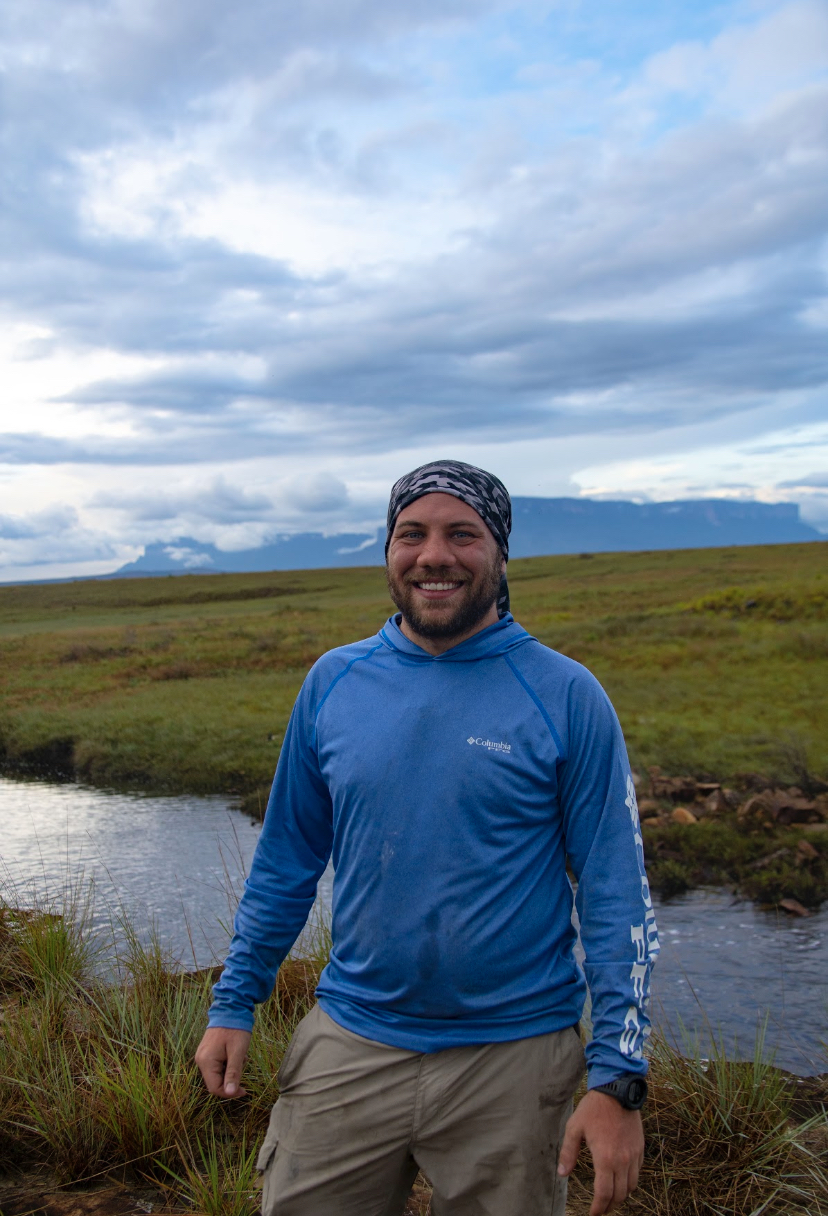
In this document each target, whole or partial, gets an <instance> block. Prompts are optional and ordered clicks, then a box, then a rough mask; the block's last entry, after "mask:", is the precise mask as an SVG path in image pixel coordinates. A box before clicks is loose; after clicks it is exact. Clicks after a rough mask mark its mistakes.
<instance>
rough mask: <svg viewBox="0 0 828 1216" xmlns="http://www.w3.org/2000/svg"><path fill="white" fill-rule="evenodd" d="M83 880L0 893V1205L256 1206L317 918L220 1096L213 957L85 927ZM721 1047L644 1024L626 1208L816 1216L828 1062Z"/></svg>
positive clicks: (322, 948) (315, 957)
mask: <svg viewBox="0 0 828 1216" xmlns="http://www.w3.org/2000/svg"><path fill="white" fill-rule="evenodd" d="M91 897H92V896H91V893H87V892H85V891H84V888H83V887H82V886H77V887H75V888H74V891H73V894H72V895H71V896H70V900H69V903H68V905H67V904H66V903H64V904H63V905H60V904H59V905H57V906H56V907H52V908H50V907H48V906H46V907H43V908H40V909H29V910H28V911H25V912H22V911H18V910H16V909H15V908H14V907H13V906H11V905H9V904H6V903H4V902H3V899H2V893H0V1019H2V1026H3V1033H2V1035H0V1143H2V1146H3V1152H2V1153H0V1211H8V1212H9V1213H11V1212H12V1211H14V1212H15V1213H21V1214H22V1213H28V1214H29V1216H33V1213H35V1212H41V1213H42V1212H45V1211H48V1212H50V1213H64V1214H65V1216H72V1214H78V1213H80V1212H81V1211H95V1212H98V1213H102V1214H103V1213H111V1214H112V1216H114V1214H115V1213H120V1212H125V1211H127V1210H130V1211H135V1210H137V1207H136V1206H134V1205H133V1202H132V1201H130V1202H129V1203H128V1204H127V1203H126V1202H125V1200H127V1199H128V1198H129V1197H130V1196H132V1197H133V1199H134V1197H135V1194H136V1190H138V1191H139V1193H140V1194H141V1196H142V1200H141V1205H142V1206H143V1207H144V1210H147V1211H151V1210H155V1211H161V1210H163V1211H167V1212H180V1213H184V1212H191V1213H200V1214H201V1216H256V1213H257V1212H258V1211H259V1210H260V1203H259V1195H258V1192H257V1191H256V1189H255V1187H256V1182H255V1168H254V1163H255V1160H256V1153H257V1149H258V1147H259V1144H260V1143H261V1138H262V1135H263V1132H264V1129H265V1127H266V1124H267V1119H268V1115H269V1112H270V1108H271V1106H272V1104H273V1102H274V1100H275V1099H276V1097H277V1096H278V1070H279V1065H280V1063H281V1060H282V1057H283V1054H284V1051H285V1048H286V1046H287V1043H288V1041H289V1040H290V1038H291V1035H292V1033H293V1031H294V1029H295V1027H296V1025H297V1023H298V1021H299V1019H300V1018H301V1017H302V1016H303V1015H304V1014H305V1013H306V1012H307V1010H308V1008H309V1007H310V1005H311V1003H312V1001H313V993H314V989H315V987H316V983H317V980H318V977H319V972H320V970H321V968H322V966H323V965H324V963H325V961H326V957H327V947H328V942H327V939H326V938H325V935H324V934H320V935H319V937H318V938H317V941H316V943H315V947H316V949H315V950H314V951H312V952H311V955H312V956H311V957H309V958H304V959H290V960H288V961H287V962H286V963H285V964H283V966H282V969H281V971H280V973H279V978H278V980H277V983H276V987H275V989H274V991H273V994H272V996H271V997H270V999H269V1000H267V1001H266V1002H264V1003H263V1004H262V1005H261V1006H260V1007H259V1009H258V1011H257V1018H256V1031H255V1033H254V1035H253V1039H252V1042H251V1045H250V1053H249V1056H248V1060H247V1064H246V1067H245V1073H244V1085H245V1087H246V1090H247V1094H246V1096H245V1097H244V1098H241V1099H239V1100H236V1101H233V1102H221V1101H219V1100H217V1099H215V1098H212V1097H210V1096H208V1094H207V1093H206V1091H205V1090H204V1088H203V1087H202V1086H201V1084H200V1083H199V1080H198V1076H197V1072H196V1069H195V1065H194V1064H193V1053H194V1050H195V1047H196V1044H197V1043H198V1041H199V1039H200V1037H201V1033H202V1029H203V1026H204V1019H205V1015H206V1011H207V1007H208V1005H209V1002H210V984H211V982H212V980H213V979H214V978H215V975H214V973H213V972H212V971H211V970H208V971H203V972H196V973H192V974H182V973H180V972H178V971H176V970H175V969H174V968H173V966H172V963H171V960H169V959H167V958H166V957H165V956H164V953H163V951H162V950H161V948H160V947H159V946H158V944H157V943H150V944H149V945H148V946H147V945H142V944H141V942H140V940H139V938H138V936H137V934H136V933H135V931H134V929H133V928H132V927H131V926H130V924H129V922H128V921H125V920H123V919H122V920H121V921H120V923H119V924H118V925H117V926H116V927H117V932H116V934H115V936H114V937H113V938H112V940H107V938H106V936H104V937H103V938H101V937H100V936H98V937H96V936H95V935H94V934H90V933H89V932H88V929H89V924H90V921H91V918H92V912H93V906H92V904H91V902H89V901H90V899H91ZM73 899H74V902H72V900H73ZM61 907H62V908H63V910H64V911H65V913H66V914H65V915H61V913H60V911H59V910H58V909H59V908H61ZM725 1047H726V1045H725V1044H724V1043H720V1044H718V1045H717V1044H715V1043H714V1044H713V1045H712V1046H711V1047H706V1048H705V1051H706V1053H707V1055H708V1057H709V1058H707V1059H702V1058H701V1056H700V1050H699V1048H698V1046H693V1045H692V1044H685V1045H682V1050H677V1048H676V1046H675V1045H673V1044H671V1043H670V1042H669V1041H666V1040H664V1039H663V1038H655V1039H654V1040H653V1042H652V1050H651V1070H650V1075H649V1082H650V1098H649V1101H648V1103H647V1106H646V1107H645V1110H644V1129H645V1135H646V1138H647V1154H646V1158H645V1165H644V1169H643V1171H642V1174H641V1178H640V1182H639V1189H638V1190H637V1191H636V1192H635V1194H634V1195H633V1197H632V1198H631V1199H630V1200H629V1201H628V1202H627V1203H626V1204H625V1206H624V1212H626V1213H627V1214H628V1216H658V1214H661V1213H665V1214H666V1213H670V1216H700V1213H711V1216H712V1214H717V1213H718V1214H719V1216H722V1214H724V1213H734V1214H736V1216H747V1214H748V1213H752V1214H753V1216H757V1214H758V1213H760V1212H761V1213H765V1214H766V1216H794V1213H799V1214H801V1216H825V1213H826V1210H827V1208H826V1202H825V1200H826V1196H827V1195H828V1167H826V1156H825V1153H826V1148H828V1118H826V1102H827V1101H828V1088H826V1086H827V1085H828V1075H826V1076H822V1077H813V1078H809V1079H808V1081H807V1082H796V1081H794V1079H793V1078H791V1077H790V1076H789V1075H787V1074H785V1073H782V1072H781V1071H779V1070H777V1069H775V1068H774V1067H773V1066H772V1064H770V1063H769V1062H767V1061H766V1060H765V1059H764V1058H763V1056H764V1052H763V1044H762V1036H761V1033H760V1035H759V1036H758V1039H757V1045H756V1052H755V1055H754V1059H753V1060H749V1061H746V1062H738V1061H734V1060H729V1059H728V1058H727V1055H726V1051H725ZM581 1092H583V1091H581ZM102 1185H103V1187H104V1189H103V1190H97V1191H93V1192H92V1194H91V1195H90V1194H88V1192H87V1197H88V1198H90V1199H92V1200H93V1201H95V1205H94V1207H93V1206H90V1207H86V1206H85V1205H82V1200H83V1198H84V1195H85V1188H94V1187H101V1186H102ZM62 1188H65V1191H66V1193H65V1196H64V1203H63V1204H60V1197H61V1196H60V1192H61V1189H62ZM591 1189H592V1177H591V1169H590V1163H589V1155H588V1153H586V1151H582V1153H581V1157H580V1161H579V1164H578V1167H577V1169H576V1172H575V1174H574V1175H573V1178H572V1181H571V1188H570V1196H569V1201H568V1204H567V1211H568V1212H570V1213H571V1216H587V1212H588V1210H589V1207H590V1200H591ZM429 1191H430V1188H429V1187H428V1185H427V1183H426V1182H425V1180H424V1179H423V1178H422V1177H421V1178H420V1180H419V1186H417V1187H416V1189H415V1193H414V1194H413V1195H412V1196H411V1198H410V1200H409V1204H408V1206H407V1208H406V1212H407V1214H408V1216H415V1214H417V1216H427V1213H428V1211H429V1210H430V1209H429V1204H428V1199H429ZM118 1200H120V1202H117V1201H118ZM59 1204H60V1206H59Z"/></svg>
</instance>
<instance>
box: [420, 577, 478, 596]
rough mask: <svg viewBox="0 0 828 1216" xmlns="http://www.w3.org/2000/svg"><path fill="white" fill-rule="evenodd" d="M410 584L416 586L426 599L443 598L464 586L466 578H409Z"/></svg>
mask: <svg viewBox="0 0 828 1216" xmlns="http://www.w3.org/2000/svg"><path fill="white" fill-rule="evenodd" d="M410 585H411V586H412V587H416V588H417V590H418V591H419V592H420V594H421V595H422V596H424V597H425V598H426V599H427V600H445V599H449V598H450V597H451V596H452V595H454V594H455V592H457V591H459V590H460V589H461V587H464V586H465V585H466V580H465V579H461V578H452V579H447V578H441V579H436V578H430V579H411V580H410Z"/></svg>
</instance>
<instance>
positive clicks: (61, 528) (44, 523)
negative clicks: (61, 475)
mask: <svg viewBox="0 0 828 1216" xmlns="http://www.w3.org/2000/svg"><path fill="white" fill-rule="evenodd" d="M77 523H78V513H77V511H76V510H75V509H74V507H71V506H66V505H57V504H56V505H54V506H52V507H48V508H47V509H46V510H45V511H37V512H36V513H34V514H31V515H0V540H7V541H8V540H31V539H33V538H40V537H47V536H54V535H64V534H66V533H67V532H71V531H73V529H74V528H76V527H77Z"/></svg>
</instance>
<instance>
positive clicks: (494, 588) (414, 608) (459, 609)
mask: <svg viewBox="0 0 828 1216" xmlns="http://www.w3.org/2000/svg"><path fill="white" fill-rule="evenodd" d="M501 560H502V559H501V556H500V553H497V554H496V555H495V556H494V557H493V558H492V561H491V563H490V565H489V566H487V567H486V568H485V569H484V570H483V571H481V573H480V574H479V575H478V576H477V580H476V581H475V579H474V578H465V579H464V580H463V583H464V591H463V593H462V594H461V597H460V602H459V603H458V604H456V605H453V604H449V603H439V602H437V603H433V604H420V603H418V602H417V598H416V597H417V589H416V587H415V586H414V583H415V582H418V583H425V582H435V583H439V582H456V581H457V578H458V574H457V572H456V571H452V570H445V569H434V570H431V569H427V570H419V571H418V572H417V575H416V578H414V577H413V576H410V575H409V576H408V577H403V578H401V579H397V578H394V576H393V575H392V574H391V571H390V570H389V568H388V567H387V566H386V568H385V577H386V581H387V582H388V591H389V593H390V595H391V599H392V600H393V601H394V603H395V604H396V605H397V607H398V608H399V610H400V612H401V613H402V614H403V617H404V618H405V620H406V622H407V623H408V624H409V625H410V626H411V628H412V629H413V630H414V632H415V633H418V634H419V635H420V637H423V638H451V637H455V636H458V635H460V634H465V633H468V632H469V631H470V630H473V629H474V627H475V625H478V624H479V623H480V621H482V620H483V618H484V616H485V615H486V614H487V612H488V611H489V610H490V608H491V607H492V605H493V604H494V603H496V602H497V597H498V595H499V593H500V580H501V577H502V573H501Z"/></svg>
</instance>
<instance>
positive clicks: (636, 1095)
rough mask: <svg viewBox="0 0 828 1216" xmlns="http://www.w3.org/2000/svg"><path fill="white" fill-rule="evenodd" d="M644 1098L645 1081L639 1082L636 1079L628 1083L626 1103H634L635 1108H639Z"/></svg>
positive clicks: (645, 1094)
mask: <svg viewBox="0 0 828 1216" xmlns="http://www.w3.org/2000/svg"><path fill="white" fill-rule="evenodd" d="M646 1096H647V1083H646V1081H639V1080H637V1079H633V1080H631V1081H630V1082H629V1084H628V1086H627V1101H628V1102H631V1103H634V1104H635V1105H636V1106H640V1105H641V1104H642V1103H643V1101H644V1099H645V1098H646Z"/></svg>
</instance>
